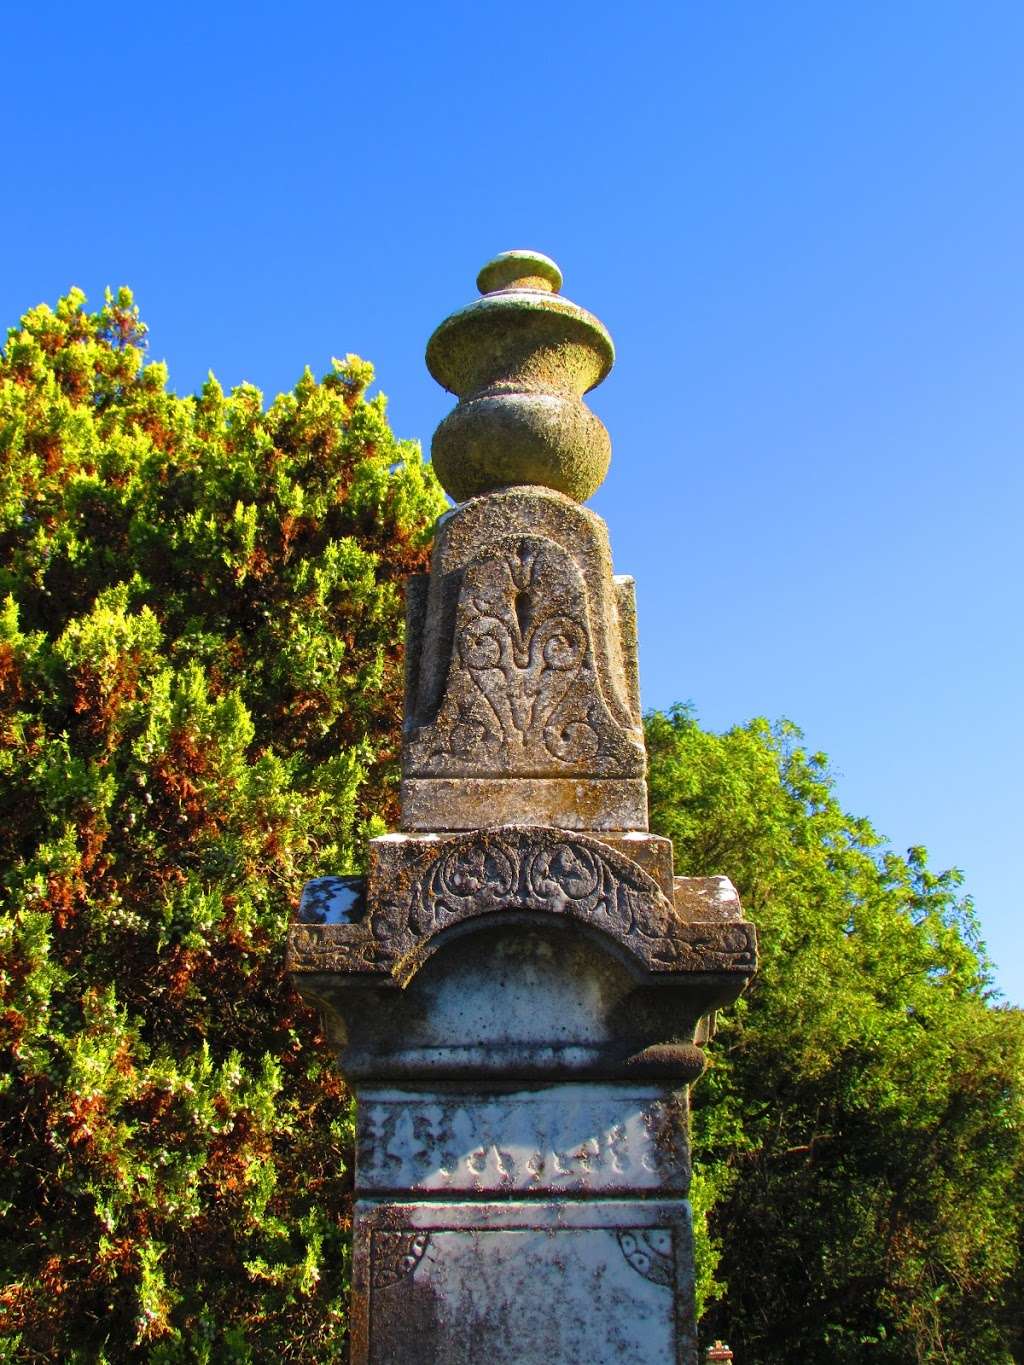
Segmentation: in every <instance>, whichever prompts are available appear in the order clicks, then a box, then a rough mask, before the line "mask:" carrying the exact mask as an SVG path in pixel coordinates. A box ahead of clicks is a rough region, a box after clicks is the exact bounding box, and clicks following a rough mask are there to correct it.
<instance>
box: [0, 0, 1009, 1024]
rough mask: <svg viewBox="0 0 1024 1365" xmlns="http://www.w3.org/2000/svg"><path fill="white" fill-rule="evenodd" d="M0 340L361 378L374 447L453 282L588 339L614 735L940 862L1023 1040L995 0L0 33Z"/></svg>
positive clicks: (1004, 202) (409, 413) (35, 17)
mask: <svg viewBox="0 0 1024 1365" xmlns="http://www.w3.org/2000/svg"><path fill="white" fill-rule="evenodd" d="M0 68H2V71H3V88H4V91H5V100H4V120H3V144H4V169H3V178H2V181H0V195H2V202H3V213H2V217H0V251H2V260H3V266H4V268H3V271H2V278H0V303H2V309H0V317H2V319H3V321H4V322H10V323H13V322H14V321H16V319H17V318H18V316H19V315H20V314H21V312H23V311H24V309H25V308H26V307H28V306H29V305H32V304H34V303H37V302H40V301H43V300H47V301H52V300H54V299H55V298H56V296H57V295H58V294H60V293H62V292H64V291H65V290H66V289H67V287H68V286H69V285H71V284H78V285H80V286H81V287H82V288H84V289H85V290H86V291H87V293H88V294H89V295H90V298H91V299H92V300H94V301H98V300H99V299H100V298H101V296H102V291H103V288H104V286H105V285H107V284H110V285H117V284H119V283H126V284H130V285H131V286H132V287H133V288H134V289H135V291H136V296H137V298H138V300H139V302H140V304H141V306H142V309H143V315H144V317H145V319H146V320H147V321H148V322H149V324H150V328H151V354H152V355H153V357H154V358H162V359H165V360H166V361H167V362H168V364H169V365H170V370H171V382H172V385H173V386H174V387H175V388H176V389H177V390H178V391H179V392H185V391H189V390H191V389H193V388H195V387H196V386H197V385H198V384H200V383H201V382H202V380H203V378H204V377H205V375H206V372H207V370H208V369H213V370H214V371H215V372H216V374H217V375H218V377H219V378H220V379H221V381H222V382H223V383H225V384H227V385H231V384H234V383H237V382H238V381H240V380H242V379H249V380H251V381H253V382H254V383H256V384H258V385H259V386H260V387H261V388H263V389H264V390H265V391H266V392H267V393H268V395H273V394H274V393H276V392H277V391H278V390H279V389H282V388H288V387H290V386H291V385H292V383H293V382H294V381H295V379H296V378H297V376H298V374H299V373H300V371H301V369H302V367H303V366H304V365H305V364H307V363H308V364H309V365H311V366H312V367H313V369H314V370H316V371H317V372H322V371H324V370H325V369H327V368H328V366H329V361H330V357H331V355H332V354H333V355H341V354H344V353H345V352H347V351H355V352H357V353H359V354H362V355H363V356H365V357H366V358H367V359H370V360H372V361H373V362H374V363H375V365H376V366H377V373H378V379H379V382H380V385H381V387H382V388H383V389H384V391H385V392H386V393H387V394H388V395H389V396H390V400H391V407H390V411H391V416H392V420H393V424H394V427H395V429H396V431H397V432H398V433H399V434H400V435H404V436H411V437H417V438H420V439H422V440H423V441H424V444H427V443H428V442H429V438H430V434H431V432H432V430H433V428H434V426H435V425H436V424H437V422H438V420H439V419H440V417H441V416H442V415H443V414H444V412H446V411H447V410H448V408H449V407H450V400H449V399H448V398H447V396H446V395H444V394H443V393H442V392H441V391H440V390H439V389H438V388H437V387H436V385H434V383H433V381H432V380H431V379H430V378H429V376H428V375H427V373H426V371H425V369H424V368H423V362H422V355H423V346H424V343H425V341H426V338H427V336H428V335H429V333H430V332H431V330H432V329H433V327H434V326H435V325H436V324H437V323H438V322H439V321H440V320H441V319H442V318H443V317H444V316H445V315H446V314H447V313H449V312H451V311H452V310H453V309H454V308H456V307H457V306H460V305H461V304H463V303H466V302H468V301H469V300H470V299H471V298H473V297H474V296H475V290H474V288H473V281H474V278H475V275H476V271H477V269H478V267H479V266H480V265H481V264H482V263H483V262H484V261H485V260H487V259H488V258H489V257H490V256H491V255H493V254H494V253H495V252H497V251H500V250H504V249H506V248H509V247H516V246H529V247H534V248H537V249H539V250H541V251H545V252H547V253H548V254H550V255H552V256H554V257H555V259H556V260H557V261H558V262H559V263H560V264H561V266H562V269H563V271H564V273H565V292H566V294H567V295H568V296H569V297H570V298H573V299H575V300H576V301H577V302H579V303H581V304H583V305H584V306H586V307H588V308H590V309H592V311H594V312H596V313H597V314H598V316H599V317H601V318H602V320H603V321H604V322H605V323H606V324H607V325H608V327H609V328H610V330H611V332H612V335H613V336H614V338H615V341H616V344H617V346H618V352H619V361H618V364H617V367H616V369H615V371H614V373H613V375H612V377H611V378H610V379H609V380H608V381H607V383H606V384H605V385H604V386H603V387H602V388H601V389H600V390H598V391H597V392H596V393H595V394H594V395H593V396H592V402H593V406H594V408H595V410H597V411H598V412H599V413H600V414H601V416H602V417H603V419H604V420H605V422H606V424H607V425H608V427H609V429H610V430H611V433H612V439H613V446H614V454H613V463H612V472H611V474H610V476H609V478H608V481H607V483H606V484H605V487H604V488H603V489H602V491H601V492H600V493H599V494H598V496H597V498H596V499H595V503H594V505H595V507H596V509H597V510H598V511H599V512H600V513H601V514H602V515H603V516H605V517H606V518H607V520H608V522H609V524H610V527H611V531H612V543H613V547H614V550H615V557H616V567H617V568H618V570H619V571H620V572H629V573H633V574H635V575H636V577H637V581H638V593H639V608H640V618H641V619H640V624H641V632H642V645H641V668H642V683H643V690H644V699H645V703H646V704H647V705H649V706H667V705H669V704H671V703H672V702H673V701H676V700H689V701H692V702H693V703H694V705H695V706H696V708H697V711H698V713H699V715H700V717H701V719H702V721H703V722H704V723H705V724H707V725H710V726H712V727H715V728H723V727H726V726H728V725H730V724H733V723H735V722H739V721H743V720H745V719H747V718H748V717H750V716H752V715H758V714H764V715H767V716H769V717H773V718H774V717H779V716H788V717H790V718H791V719H793V720H795V721H796V722H797V723H798V724H800V725H801V726H802V727H803V728H804V730H805V731H806V733H807V738H808V742H809V743H810V744H811V745H812V746H813V747H814V748H821V749H824V750H825V751H826V752H828V753H829V754H830V756H831V759H832V762H833V766H834V769H835V771H836V773H837V775H838V779H839V793H840V797H841V799H842V801H843V803H844V804H845V805H846V807H847V808H848V809H850V810H852V811H853V812H855V813H857V814H860V815H867V816H869V817H870V818H871V819H872V820H873V821H874V823H875V824H876V826H877V827H878V828H879V829H880V830H882V831H883V832H884V833H885V834H886V835H887V836H889V838H890V839H891V840H892V842H893V844H894V845H895V846H896V847H897V848H905V847H906V846H907V845H909V844H911V843H923V844H925V845H926V846H927V847H928V849H929V851H930V853H931V856H932V861H933V863H934V864H936V865H939V866H949V865H951V864H956V865H958V866H960V867H962V868H963V869H964V871H965V873H966V876H967V882H966V885H967V889H968V890H970V891H971V892H972V893H973V895H974V896H975V898H976V903H977V907H978V910H979V913H980V916H981V921H982V927H983V930H984V933H985V936H986V939H987V942H988V945H989V949H990V952H991V954H992V956H993V957H994V958H995V960H996V962H997V964H998V967H999V973H998V979H999V981H1000V983H1001V984H1002V987H1003V989H1004V990H1005V992H1006V994H1007V996H1008V997H1009V998H1010V999H1012V1000H1014V1001H1016V1002H1017V1003H1024V953H1022V952H1021V949H1020V947H1019V937H1020V934H1019V931H1018V929H1017V921H1018V918H1019V914H1018V905H1019V901H1020V894H1021V885H1022V881H1024V832H1022V829H1021V814H1020V811H1021V791H1020V788H1021V774H1022V772H1024V743H1022V738H1021V712H1022V695H1021V691H1022V689H1021V676H1022V663H1024V647H1022V639H1021V601H1022V587H1024V581H1022V580H1024V574H1022V569H1021V558H1022V550H1021V539H1022V538H1021V529H1020V528H1021V508H1022V504H1024V476H1022V434H1024V397H1022V395H1024V387H1022V360H1024V78H1022V71H1024V5H1021V4H1020V3H1019V0H1005V2H999V3H987V2H986V0H963V2H962V3H957V4H953V3H949V0H928V2H927V3H924V2H918V0H909V2H904V0H898V2H897V3H893V2H892V0H884V3H879V2H878V0H867V2H866V3H865V2H863V0H862V2H858V3H856V4H854V3H852V0H851V2H849V3H845V4H843V3H833V4H822V3H777V4H761V3H755V0H746V3H742V4H739V3H728V0H724V2H721V3H710V2H707V3H699V4H698V3H683V2H681V0H676V2H675V3H667V2H666V3H654V4H644V3H640V4H638V5H636V6H633V7H632V8H629V7H622V6H619V5H615V6H612V5H610V4H605V5H602V4H600V3H597V4H595V3H593V2H592V0H591V3H587V4H583V3H558V0H550V3H548V4H536V3H530V2H528V3H520V4H517V5H514V6H512V5H497V4H488V3H486V2H485V0H478V3H474V4H468V3H467V4H456V3H451V0H439V2H438V3H432V4H429V5H428V4H393V3H386V2H385V3H378V4H377V5H368V6H361V7H356V8H354V9H353V8H352V7H343V6H340V5H337V4H332V5H313V4H307V3H302V2H301V0H300V2H299V3H295V2H294V0H293V3H290V4H288V5H265V4H262V5H261V4H255V5H254V4H251V3H246V4H244V5H243V4H240V3H234V0H220V3H217V4H210V3H204V4H202V5H200V4H194V3H183V4H176V5H167V6H133V7H128V6H113V5H100V6H87V5H79V4H68V3H50V4H47V5H38V6H29V5H25V4H22V5H14V4H8V5H6V6H4V9H3V38H2V42H0Z"/></svg>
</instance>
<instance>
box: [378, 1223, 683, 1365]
mask: <svg viewBox="0 0 1024 1365" xmlns="http://www.w3.org/2000/svg"><path fill="white" fill-rule="evenodd" d="M691 1256H692V1253H691V1250H690V1224H689V1209H688V1206H687V1205H686V1204H685V1202H683V1201H662V1200H658V1201H644V1202H638V1203H627V1202H611V1201H609V1202H606V1203H603V1204H599V1205H596V1206H594V1205H591V1206H587V1205H584V1204H577V1205H572V1204H565V1203H554V1202H553V1203H538V1204H531V1203H512V1204H505V1205H500V1204H499V1205H496V1204H490V1205H488V1204H478V1203H477V1204H461V1205H459V1204H451V1205H445V1204H405V1205H390V1206H389V1205H386V1204H377V1205H375V1204H370V1203H366V1202H361V1203H359V1204H357V1206H356V1245H355V1259H354V1267H353V1269H354V1277H353V1278H354V1286H355V1299H354V1304H353V1309H354V1320H353V1332H352V1347H353V1351H352V1361H353V1365H397V1362H399V1361H406V1360H409V1361H413V1360H415V1361H416V1362H417V1365H480V1362H481V1361H482V1360H486V1361H487V1362H488V1365H580V1363H581V1362H584V1361H585V1362H587V1365H651V1362H653V1361H659V1362H666V1365H667V1362H675V1363H676V1365H694V1362H695V1361H696V1347H695V1339H694V1328H693V1321H692V1317H691V1316H690V1315H689V1313H688V1311H687V1307H686V1305H687V1304H688V1303H689V1302H690V1300H691V1295H692V1272H691V1270H690V1266H691Z"/></svg>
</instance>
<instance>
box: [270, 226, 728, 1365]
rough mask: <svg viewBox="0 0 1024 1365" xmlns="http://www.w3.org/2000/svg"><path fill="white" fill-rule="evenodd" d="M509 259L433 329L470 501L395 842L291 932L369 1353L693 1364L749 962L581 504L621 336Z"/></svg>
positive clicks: (418, 595)
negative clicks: (714, 1131) (704, 1126)
mask: <svg viewBox="0 0 1024 1365" xmlns="http://www.w3.org/2000/svg"><path fill="white" fill-rule="evenodd" d="M561 282H562V277H561V272H560V271H559V270H558V267H557V266H556V265H555V263H554V262H553V261H551V260H549V259H548V257H546V256H542V255H540V254H538V253H536V252H528V251H511V252H505V253H504V254H502V255H500V256H498V257H496V258H495V259H494V260H493V261H491V262H490V263H489V264H488V265H486V266H485V267H484V269H483V270H482V271H481V272H480V276H479V278H478V285H479V288H480V290H481V294H482V297H481V298H479V299H478V300H477V301H476V302H474V303H471V304H470V305H469V306H468V307H466V308H464V309H462V310H461V311H460V312H457V313H455V314H453V315H452V316H451V317H449V318H448V319H446V321H445V322H443V323H442V324H441V325H440V327H438V329H437V331H436V332H435V333H434V335H433V336H432V337H431V339H430V342H429V344H428V346H427V364H428V366H429V368H430V371H431V373H432V374H433V375H434V377H435V378H436V379H437V380H438V381H439V382H440V383H441V384H443V385H444V386H445V388H447V389H449V390H450V391H451V392H452V393H454V394H455V395H456V396H457V397H458V398H459V403H458V405H457V406H456V408H455V409H454V411H453V412H452V413H451V414H450V415H449V416H448V417H447V418H446V419H445V421H444V422H442V423H441V425H440V427H439V428H438V430H437V433H436V434H435V437H434V442H433V448H432V454H433V461H434V466H435V468H436V470H437V473H438V476H439V478H440V479H441V482H442V484H443V485H444V487H445V489H446V491H447V492H448V493H449V494H450V495H451V496H452V498H453V499H455V500H456V501H457V503H458V505H457V506H456V507H455V508H454V509H453V510H452V511H450V512H448V513H447V514H446V515H445V516H444V517H442V518H441V520H440V522H439V523H438V528H437V534H436V538H435V544H434V550H433V557H432V561H431V571H430V573H429V574H428V575H423V576H421V577H418V578H414V579H413V580H412V581H411V582H410V584H409V590H408V611H407V633H406V653H407V659H406V699H405V729H404V736H403V753H402V774H403V776H402V789H401V808H402V815H401V824H402V830H401V832H398V833H395V834H388V835H384V836H383V837H381V838H379V839H375V840H373V841H372V842H371V846H370V850H369V872H368V875H367V877H366V879H365V881H364V880H363V879H357V878H351V877H323V878H319V879H317V880H316V881H313V882H310V883H309V884H308V885H307V886H306V888H305V890H304V892H303V897H302V903H301V907H300V910H299V916H298V920H297V922H296V923H295V924H293V926H292V928H291V931H290V935H289V968H290V971H291V972H292V975H293V979H294V980H295V983H296V985H297V986H298V988H299V989H300V990H301V991H302V992H303V994H305V995H306V996H307V998H309V999H310V1000H312V1001H314V1002H315V1003H316V1004H317V1005H318V1006H319V1007H320V1008H321V1010H322V1011H323V1012H324V1014H325V1017H326V1019H327V1021H328V1025H329V1028H330V1033H331V1037H332V1038H333V1040H334V1042H335V1045H336V1047H337V1050H338V1062H339V1065H340V1066H341V1069H342V1071H343V1072H344V1074H345V1076H346V1078H347V1079H348V1081H349V1083H350V1084H351V1086H352V1087H353V1089H354V1091H355V1094H356V1098H357V1115H358V1117H357V1156H356V1171H355V1187H356V1210H355V1248H354V1258H353V1302H352V1324H351V1359H352V1361H353V1362H356V1363H357V1365H364V1363H369V1362H373V1363H374V1365H406V1363H408V1365H412V1362H416V1363H417V1365H426V1362H438V1365H441V1362H444V1365H476V1362H479V1361H482V1360H486V1361H488V1362H489V1365H504V1363H505V1362H507V1363H508V1365H512V1363H513V1362H515V1363H516V1365H530V1363H532V1362H544V1365H576V1363H577V1362H580V1361H584V1360H585V1361H588V1362H592V1365H613V1362H614V1365H633V1363H636V1365H639V1362H655V1361H657V1362H666V1361H675V1362H685V1363H686V1365H693V1362H695V1361H696V1359H697V1341H696V1332H695V1326H694V1320H693V1253H692V1244H691V1236H690V1215H689V1206H688V1204H687V1202H686V1194H687V1189H688V1184H689V1173H690V1171H689V1143H688V1137H687V1103H688V1088H687V1087H688V1085H689V1083H690V1082H692V1081H693V1080H695V1079H696V1077H697V1076H698V1075H699V1074H700V1072H701V1070H702V1068H703V1064H704V1059H703V1054H702V1052H701V1049H700V1043H701V1042H702V1041H705V1040H706V1037H707V1034H708V1032H709V1029H708V1020H709V1018H711V1017H713V1012H714V1011H715V1010H717V1009H718V1008H720V1007H721V1006H723V1005H725V1004H728V1003H729V1002H730V1001H732V1000H734V999H735V997H736V996H737V995H738V994H739V993H740V991H741V990H742V989H743V987H744V985H745V983H746V982H747V980H748V979H749V978H750V976H751V975H752V973H753V971H754V968H755V938H754V930H753V927H752V926H751V925H750V924H748V923H746V922H745V921H744V920H743V918H742V914H741V911H740V906H739V902H738V899H737V896H736V893H735V891H734V889H733V887H732V886H731V884H730V883H729V882H728V881H727V880H726V879H725V878H724V877H709V878H679V877H674V876H673V870H672V846H671V843H670V842H669V840H667V839H663V838H659V837H657V836H654V835H651V834H649V833H647V811H646V786H645V779H644V771H645V752H644V743H643V729H642V724H641V714H640V698H639V685H638V678H637V648H636V615H635V607H634V597H633V583H632V580H631V579H628V578H617V577H615V576H614V575H613V572H612V564H611V555H610V551H609V547H608V536H607V530H606V528H605V525H604V523H603V522H602V520H601V519H600V518H599V517H598V516H596V515H595V514H594V513H593V512H591V511H589V510H587V509H586V508H584V507H582V506H581V505H580V504H581V502H582V501H583V500H584V499H585V498H587V497H589V496H590V495H591V494H592V493H593V492H594V491H595V490H596V489H597V488H598V486H599V485H600V483H601V480H602V479H603V477H604V475H605V473H606V472H607V468H608V461H609V458H610V443H609V439H608V434H607V432H606V431H605V429H604V427H603V425H602V424H601V422H600V421H599V419H598V418H597V417H596V416H595V415H594V414H593V413H592V412H590V411H589V409H587V408H586V407H585V405H584V403H583V401H582V399H583V395H584V394H585V393H586V392H587V391H588V390H589V389H591V388H593V387H594V386H595V385H596V384H598V383H600V382H601V380H602V379H604V378H605V376H606V375H607V374H608V372H609V370H610V369H611V366H612V363H613V361H614V350H613V347H612V343H611V338H610V337H609V336H608V333H607V331H606V330H605V328H604V327H603V326H602V325H601V323H600V322H598V320H597V319H596V318H594V317H593V316H592V315H591V314H589V313H587V312H586V311H585V310H584V309H582V308H579V307H578V306H577V305H575V304H573V303H570V302H569V301H568V300H566V299H564V298H562V297H561V296H560V295H559V293H558V290H559V289H560V287H561Z"/></svg>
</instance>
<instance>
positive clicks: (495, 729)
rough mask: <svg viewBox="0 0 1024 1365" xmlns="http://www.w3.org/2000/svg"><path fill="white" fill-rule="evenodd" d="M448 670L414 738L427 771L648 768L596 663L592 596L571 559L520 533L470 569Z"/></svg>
mask: <svg viewBox="0 0 1024 1365" xmlns="http://www.w3.org/2000/svg"><path fill="white" fill-rule="evenodd" d="M452 629H453V634H452V641H453V643H452V649H451V657H450V662H449V668H448V677H447V681H446V684H445V687H444V693H443V696H442V697H441V699H440V704H439V707H438V711H437V714H436V716H435V717H434V719H433V720H432V722H431V723H430V724H428V725H424V726H422V727H420V729H419V730H418V731H416V733H415V734H414V735H413V736H411V737H410V740H409V742H408V744H407V750H406V770H407V772H410V773H414V774H419V775H433V774H444V773H458V774H460V775H462V776H469V775H516V774H519V775H537V774H541V773H544V774H551V775H555V774H562V773H567V772H590V773H593V774H595V775H596V774H602V773H607V774H609V775H613V774H614V775H624V774H627V773H628V774H632V775H640V774H642V771H643V753H642V748H641V747H640V744H639V736H637V735H634V734H633V733H632V732H631V731H629V730H627V729H625V728H624V727H623V726H622V725H621V724H619V723H617V722H616V721H615V720H613V718H612V716H611V713H610V712H609V710H608V708H607V706H606V704H605V701H604V699H603V698H602V695H601V687H600V684H599V682H598V677H597V672H596V670H595V667H594V659H593V647H592V641H591V631H590V625H589V621H588V599H587V592H586V588H585V586H584V582H583V577H582V575H581V573H580V570H579V567H578V566H577V565H576V564H575V563H574V561H573V559H572V556H571V555H570V554H568V553H567V551H566V550H565V549H563V548H562V547H561V546H560V545H557V544H555V543H554V542H553V541H551V540H546V539H543V538H540V537H536V536H520V537H516V538H510V539H508V540H506V541H504V542H501V543H500V544H499V545H498V546H496V547H494V548H493V549H492V550H490V551H489V552H488V553H487V554H486V555H484V556H482V557H481V558H480V559H478V560H476V561H474V562H473V563H471V564H469V565H467V566H466V568H465V570H464V571H463V573H462V576H461V585H460V587H459V589H458V597H457V601H456V602H455V604H454V622H453V627H452Z"/></svg>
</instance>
